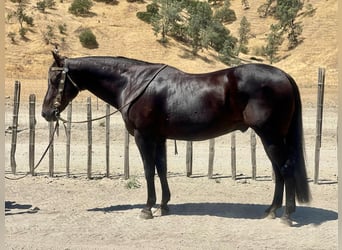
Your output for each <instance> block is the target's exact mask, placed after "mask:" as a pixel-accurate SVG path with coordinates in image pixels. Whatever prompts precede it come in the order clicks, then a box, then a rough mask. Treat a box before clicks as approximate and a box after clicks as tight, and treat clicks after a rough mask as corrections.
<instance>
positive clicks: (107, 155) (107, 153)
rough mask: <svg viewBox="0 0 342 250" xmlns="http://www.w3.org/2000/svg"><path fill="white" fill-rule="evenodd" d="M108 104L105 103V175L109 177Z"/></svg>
mask: <svg viewBox="0 0 342 250" xmlns="http://www.w3.org/2000/svg"><path fill="white" fill-rule="evenodd" d="M109 114H110V105H109V104H108V103H107V104H106V177H109V149H110V144H109V137H110V116H109Z"/></svg>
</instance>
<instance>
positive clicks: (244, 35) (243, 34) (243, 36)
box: [238, 16, 251, 54]
mask: <svg viewBox="0 0 342 250" xmlns="http://www.w3.org/2000/svg"><path fill="white" fill-rule="evenodd" d="M250 33H251V24H250V22H248V20H247V18H246V17H245V16H243V17H242V19H241V22H240V28H239V47H238V53H240V52H242V53H245V54H247V53H248V47H247V45H248V40H249V36H250Z"/></svg>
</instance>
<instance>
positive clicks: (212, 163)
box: [208, 138, 215, 179]
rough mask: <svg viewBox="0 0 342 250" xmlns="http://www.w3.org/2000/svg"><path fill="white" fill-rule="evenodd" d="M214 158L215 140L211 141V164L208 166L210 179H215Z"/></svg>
mask: <svg viewBox="0 0 342 250" xmlns="http://www.w3.org/2000/svg"><path fill="white" fill-rule="evenodd" d="M214 156H215V139H214V138H213V139H210V140H209V164H208V178H209V179H212V178H213V171H214Z"/></svg>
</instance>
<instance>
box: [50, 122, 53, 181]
mask: <svg viewBox="0 0 342 250" xmlns="http://www.w3.org/2000/svg"><path fill="white" fill-rule="evenodd" d="M53 136H54V127H53V122H49V142H51V145H50V148H49V176H50V177H53V172H54V148H53V140H54V138H53Z"/></svg>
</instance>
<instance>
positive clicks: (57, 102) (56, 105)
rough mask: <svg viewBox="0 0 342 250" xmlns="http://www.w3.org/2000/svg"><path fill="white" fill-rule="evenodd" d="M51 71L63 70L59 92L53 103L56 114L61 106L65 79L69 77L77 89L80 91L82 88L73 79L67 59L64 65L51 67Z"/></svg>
mask: <svg viewBox="0 0 342 250" xmlns="http://www.w3.org/2000/svg"><path fill="white" fill-rule="evenodd" d="M50 71H61V74H62V76H61V79H60V80H59V83H58V88H57V90H58V92H57V95H56V98H55V101H54V103H53V106H54V108H55V112H56V115H57V114H58V113H59V107H60V106H61V101H62V96H63V92H64V87H65V80H66V78H68V80H69V81H70V82H71V84H72V85H73V86H74V87H75V88H76V89H77V91H78V92H79V91H80V88H79V87H78V86H77V84H76V83H75V82H74V81H73V80H72V79H71V77H70V75H69V74H68V72H69V68H68V66H67V60H65V63H64V67H51V68H50Z"/></svg>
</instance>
